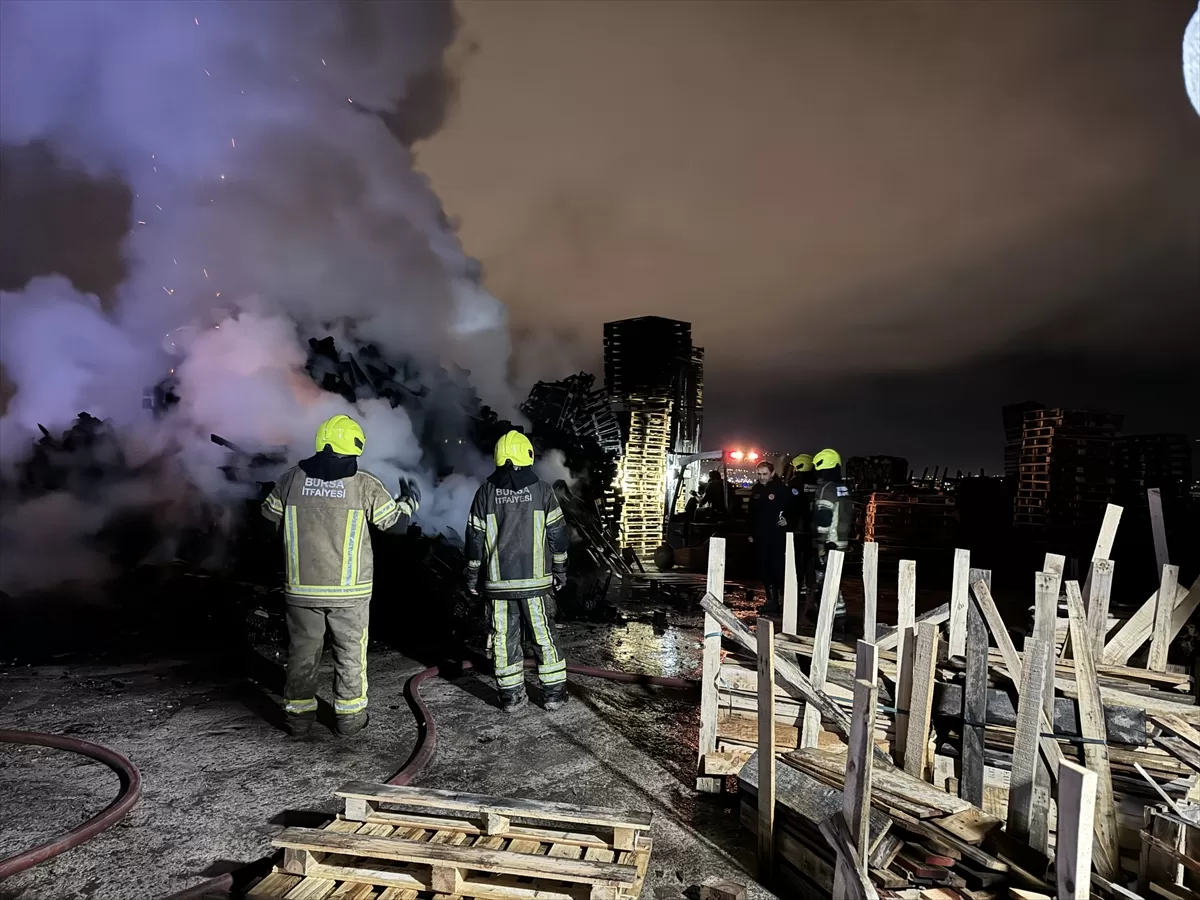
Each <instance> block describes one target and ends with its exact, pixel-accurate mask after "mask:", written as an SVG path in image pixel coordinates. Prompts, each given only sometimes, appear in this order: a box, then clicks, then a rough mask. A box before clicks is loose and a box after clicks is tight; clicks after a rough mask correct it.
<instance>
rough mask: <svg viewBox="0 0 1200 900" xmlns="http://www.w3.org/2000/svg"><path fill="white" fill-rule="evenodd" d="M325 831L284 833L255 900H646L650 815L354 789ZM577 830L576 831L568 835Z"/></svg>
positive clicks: (408, 790) (345, 792)
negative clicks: (643, 894) (641, 899)
mask: <svg viewBox="0 0 1200 900" xmlns="http://www.w3.org/2000/svg"><path fill="white" fill-rule="evenodd" d="M337 796H338V797H341V798H343V799H344V800H345V811H344V813H343V814H342V815H340V816H338V817H337V818H335V819H334V820H332V821H331V822H329V823H327V824H326V825H325V827H324V828H285V829H284V830H283V831H282V832H281V833H280V834H278V835H276V837H275V839H274V840H273V842H272V843H274V845H275V846H276V847H280V848H282V849H283V855H282V859H281V861H280V863H279V864H278V865H276V866H275V868H274V870H273V871H272V872H271V873H270V874H268V875H267V876H266V877H265V878H263V879H262V880H261V881H259V882H258V883H257V884H256V885H254V886H253V887H252V888H251V889H250V891H249V893H248V894H247V896H248V897H251V898H263V900H266V898H285V897H286V898H295V897H305V898H312V900H322V898H354V900H367V898H376V900H423V898H431V897H436V898H442V900H452V898H458V897H478V898H484V900H581V898H582V900H636V898H637V897H638V896H640V894H641V890H642V884H643V882H644V880H645V876H646V868H647V866H648V865H649V861H650V851H651V840H650V837H649V829H650V822H651V818H650V815H649V814H647V813H642V812H636V811H634V812H630V811H621V810H612V809H603V808H599V807H584V806H573V805H570V804H564V803H546V802H542V801H537V800H514V799H507V798H500V797H489V796H484V795H481V794H463V793H457V792H453V791H436V790H429V789H425V788H413V787H396V786H394V785H386V784H369V783H366V782H353V783H351V784H348V785H346V786H345V787H343V788H342V789H341V790H339V791H338V792H337ZM564 826H566V830H564Z"/></svg>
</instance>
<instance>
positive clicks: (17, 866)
mask: <svg viewBox="0 0 1200 900" xmlns="http://www.w3.org/2000/svg"><path fill="white" fill-rule="evenodd" d="M534 665H535V663H534V662H533V660H526V661H525V667H526V668H530V667H532V666H534ZM461 667H462V669H463V670H468V669H474V668H475V667H474V665H472V663H471V662H470V661H469V660H464V661H463V662H462V663H461ZM567 672H568V673H569V674H571V675H583V676H585V677H588V678H601V679H604V680H605V681H618V682H622V683H624V684H642V685H648V686H652V687H664V688H672V689H675V690H694V689H695V688H696V686H697V683H696V682H695V681H691V680H689V679H686V678H668V677H663V676H660V675H634V674H631V673H629V672H619V671H615V670H612V669H599V668H594V667H592V666H567ZM440 674H441V668H440V667H438V666H430V667H429V668H428V669H423V670H422V671H420V672H418V673H416V674H415V675H413V676H412V677H410V678H409V679H408V681H406V682H405V683H404V699H405V700H406V701H407V702H408V706H409V709H411V710H412V714H413V718H414V719H416V723H417V740H416V744H415V745H414V747H413V751H412V753H410V754H409V757H408V759H407V760H406V761H405V763H404V765H403V766H401V767H400V769H399V771H397V772H396V774H395V775H393V776H392V777H391V778H390V779H388V782H387V783H388V784H395V785H405V784H409V783H410V782H412V780H413V779H414V778H416V777H417V775H419V774H420V773H421V772H422V770H424V769H425V767H426V766H428V765H429V763H430V761H431V760H432V759H433V755H434V753H435V752H436V750H437V724H436V722H435V721H434V719H433V715H432V714H431V713H430V712H429V708H428V707H427V706H426V705H425V701H424V700H423V699H422V697H421V685H422V684H423V683H424V682H425V681H427V680H428V679H430V678H433V677H435V676H437V675H440ZM0 742H10V743H20V744H40V745H42V746H45V747H55V748H57V749H60V750H71V751H73V752H75V753H82V754H84V755H85V756H89V757H91V758H92V759H96V760H99V761H100V762H103V763H105V764H106V765H108V766H109V767H110V768H112V769H113V770H114V771H115V772H116V773H117V774H118V776H120V778H121V792H120V793H119V794H118V795H117V798H116V799H115V800H114V801H113V802H112V803H110V804H109V805H108V806H107V807H106V808H105V809H104V810H103V811H102V812H100V813H98V814H97V815H95V816H93V817H92V818H90V819H88V820H87V821H86V822H84V823H83V824H82V825H79V826H78V827H76V828H74V829H72V830H71V831H68V832H67V833H66V834H64V835H62V836H61V837H58V838H55V839H54V840H52V841H50V842H48V843H45V844H42V845H41V846H40V847H34V848H33V849H32V850H27V851H25V852H24V853H19V854H17V855H16V856H10V857H8V858H7V859H4V860H0V880H3V879H5V878H7V877H9V876H10V875H15V874H16V873H18V872H23V871H24V870H25V869H28V868H30V867H31V866H35V865H37V864H38V863H40V862H45V861H46V860H47V859H50V858H51V857H53V856H57V855H58V854H59V853H62V852H63V851H65V850H70V849H71V848H72V847H78V846H79V845H80V844H82V843H83V842H84V841H87V840H90V839H91V838H93V837H95V836H96V835H98V834H100V832H102V831H104V830H105V829H107V828H111V827H112V826H113V825H115V824H116V823H117V822H119V821H120V820H121V819H122V818H123V817H124V816H125V814H126V813H128V812H129V811H130V810H131V809H133V807H134V805H135V804H136V803H137V801H138V797H139V796H140V794H141V782H142V779H141V775H140V774H139V773H138V770H137V768H136V767H134V765H133V764H132V763H131V762H130V761H129V760H128V759H126V758H125V757H124V756H122V755H121V754H119V753H117V752H115V751H113V750H109V749H108V748H106V747H101V746H100V745H99V744H91V743H88V742H87V741H80V740H76V739H75V738H69V737H61V736H58V735H51V734H39V733H37V732H32V731H2V730H0ZM266 862H267V860H258V861H257V862H252V863H248V864H246V865H245V866H242V867H241V869H239V870H237V871H234V872H227V873H226V874H224V875H218V876H217V877H215V878H210V879H209V880H207V881H204V882H201V883H200V884H197V885H194V886H193V887H190V888H186V889H184V890H182V891H179V892H178V893H175V894H172V895H171V896H170V897H167V898H165V900H200V898H203V897H205V896H206V895H209V894H219V893H221V892H229V891H230V890H232V889H233V888H234V886H235V885H236V884H238V882H244V881H245V880H247V878H248V877H250V876H252V875H253V874H255V873H256V872H257V870H258V869H261V868H263V867H264V863H266ZM239 873H241V875H242V877H240V878H239V877H238V876H239Z"/></svg>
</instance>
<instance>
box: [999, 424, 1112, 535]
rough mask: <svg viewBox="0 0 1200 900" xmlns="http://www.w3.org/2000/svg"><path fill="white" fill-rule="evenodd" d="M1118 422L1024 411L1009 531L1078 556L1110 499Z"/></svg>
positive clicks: (1093, 533) (1098, 522) (1094, 530)
mask: <svg viewBox="0 0 1200 900" xmlns="http://www.w3.org/2000/svg"><path fill="white" fill-rule="evenodd" d="M1123 420H1124V417H1123V416H1120V415H1117V414H1115V413H1108V412H1100V411H1096V410H1076V409H1062V408H1056V409H1030V410H1027V411H1026V412H1025V413H1024V416H1023V419H1022V428H1021V452H1020V456H1019V462H1018V483H1017V499H1016V503H1015V507H1014V512H1013V523H1014V525H1016V526H1017V527H1018V528H1023V529H1032V530H1034V531H1036V532H1037V533H1038V535H1039V536H1040V537H1044V538H1046V539H1048V540H1051V541H1053V542H1054V543H1055V544H1056V545H1057V546H1060V547H1061V548H1062V550H1061V551H1060V552H1064V551H1066V552H1071V551H1080V550H1082V545H1083V544H1084V543H1087V542H1088V541H1094V540H1095V533H1096V528H1098V527H1099V524H1100V521H1101V520H1102V519H1103V516H1104V508H1105V506H1106V504H1108V503H1109V502H1110V501H1111V500H1112V499H1113V497H1114V495H1115V493H1116V484H1117V478H1116V473H1117V469H1116V452H1115V451H1116V440H1117V437H1118V433H1119V431H1120V428H1121V423H1122V422H1123ZM1077 545H1078V546H1077Z"/></svg>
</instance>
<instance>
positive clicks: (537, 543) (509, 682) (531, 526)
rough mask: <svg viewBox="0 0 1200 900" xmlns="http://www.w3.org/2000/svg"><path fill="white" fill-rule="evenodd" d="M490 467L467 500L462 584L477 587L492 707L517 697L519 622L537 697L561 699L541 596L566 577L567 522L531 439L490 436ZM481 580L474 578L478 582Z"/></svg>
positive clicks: (553, 703) (521, 657) (513, 703)
mask: <svg viewBox="0 0 1200 900" xmlns="http://www.w3.org/2000/svg"><path fill="white" fill-rule="evenodd" d="M495 462H496V470H495V471H494V472H493V473H492V474H491V475H489V476H488V479H487V481H485V482H484V483H483V484H482V485H481V486H480V487H479V490H478V491H476V492H475V500H474V502H472V503H471V514H470V518H469V519H468V522H467V570H466V578H467V587H468V589H469V590H470V591H471V593H473V594H477V593H478V592H479V591H480V589H481V588H482V591H483V595H484V599H485V601H486V603H485V606H486V608H487V612H488V620H489V623H490V625H491V651H492V662H493V663H494V665H495V671H496V682H497V686H498V687H499V689H500V708H501V709H503V710H504V711H505V712H515V711H516V710H518V709H520V708H521V707H522V706H524V705H525V702H526V694H525V649H524V646H523V642H522V628H521V626H522V623H524V625H525V627H526V628H527V629H528V630H529V631H530V632H532V633H533V638H534V642H535V645H536V655H537V663H538V680H539V681H540V682H541V685H542V705H543V706H544V707H545V708H546V709H547V710H555V709H558V708H559V707H561V706H562V705H563V704H564V703H566V702H567V661H566V660H565V659H563V658H562V656H561V655H560V654H559V652H558V647H556V646H555V644H554V632H553V629H554V621H553V618H552V616H551V613H550V611H549V609H548V606H549V604H548V602H547V601H548V600H551V599H552V598H553V593H552V592H555V591H559V590H561V589H562V588H563V586H564V585H565V584H566V580H567V523H566V520H565V519H564V518H563V511H562V508H561V507H560V506H559V505H558V497H557V496H555V494H554V489H553V488H552V487H551V486H550V485H548V484H546V482H544V481H541V480H540V479H539V478H538V477H537V475H535V474H534V473H533V469H532V468H531V467H532V466H533V445H532V444H531V443H529V438H527V437H525V435H523V434H521V432H519V431H510V432H508V433H507V434H506V435H504V436H503V437H502V438H500V440H499V441H497V442H496V451H495ZM481 582H482V585H481Z"/></svg>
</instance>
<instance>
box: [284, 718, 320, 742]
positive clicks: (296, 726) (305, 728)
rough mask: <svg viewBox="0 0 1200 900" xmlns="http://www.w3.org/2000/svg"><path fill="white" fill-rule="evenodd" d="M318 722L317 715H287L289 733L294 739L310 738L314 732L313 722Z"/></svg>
mask: <svg viewBox="0 0 1200 900" xmlns="http://www.w3.org/2000/svg"><path fill="white" fill-rule="evenodd" d="M316 720H317V714H316V713H315V712H311V713H288V714H287V733H288V734H290V735H291V736H292V737H294V738H305V737H308V735H309V732H311V731H312V727H313V722H315V721H316Z"/></svg>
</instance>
